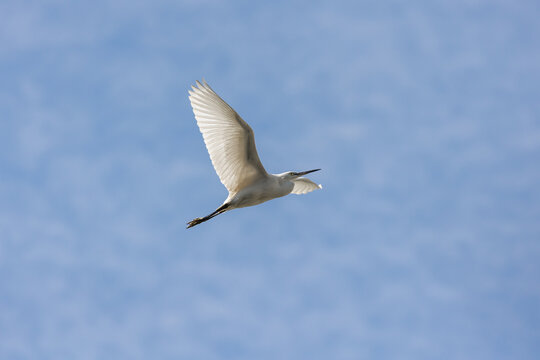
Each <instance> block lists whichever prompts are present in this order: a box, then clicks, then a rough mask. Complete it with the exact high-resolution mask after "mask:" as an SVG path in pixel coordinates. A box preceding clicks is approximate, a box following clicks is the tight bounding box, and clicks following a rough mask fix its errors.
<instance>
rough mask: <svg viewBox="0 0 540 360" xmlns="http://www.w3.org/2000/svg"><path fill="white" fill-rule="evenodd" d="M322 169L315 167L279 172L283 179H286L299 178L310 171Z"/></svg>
mask: <svg viewBox="0 0 540 360" xmlns="http://www.w3.org/2000/svg"><path fill="white" fill-rule="evenodd" d="M319 170H321V169H314V170H308V171H299V172H297V171H287V172H284V173H283V174H279V176H280V177H281V178H282V179H285V180H294V179H296V178H299V177H300V176H304V175H306V174H309V173H312V172H315V171H319Z"/></svg>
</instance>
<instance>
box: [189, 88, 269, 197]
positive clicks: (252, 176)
mask: <svg viewBox="0 0 540 360" xmlns="http://www.w3.org/2000/svg"><path fill="white" fill-rule="evenodd" d="M191 89H192V90H189V91H188V92H189V101H190V102H191V107H192V108H193V113H194V114H195V119H196V120H197V125H198V126H199V130H200V131H201V133H202V136H203V139H204V143H205V144H206V148H207V149H208V154H209V155H210V159H211V160H212V165H214V169H215V170H216V173H217V174H218V176H219V179H220V180H221V182H222V183H223V185H225V187H226V188H227V190H229V192H237V191H238V190H240V189H241V188H243V187H244V186H247V185H249V184H250V183H252V182H253V181H255V180H257V179H258V178H260V177H263V176H266V175H267V173H266V170H265V169H264V167H263V165H262V164H261V160H260V159H259V155H258V153H257V148H256V147H255V137H254V135H253V130H252V129H251V127H250V126H249V125H248V124H247V123H246V122H245V121H244V120H243V119H242V118H241V117H240V115H238V113H236V111H234V109H233V108H232V107H230V106H229V104H227V103H226V102H225V101H224V100H223V99H222V98H220V97H219V95H218V94H216V93H215V92H214V90H212V88H211V87H210V86H209V85H208V84H207V83H206V82H205V81H204V80H203V83H202V84H201V83H200V82H199V81H197V86H192V87H191Z"/></svg>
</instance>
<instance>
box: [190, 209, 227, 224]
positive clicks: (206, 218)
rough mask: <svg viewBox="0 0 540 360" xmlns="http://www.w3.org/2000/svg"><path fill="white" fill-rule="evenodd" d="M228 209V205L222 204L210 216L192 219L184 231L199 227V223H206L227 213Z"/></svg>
mask: <svg viewBox="0 0 540 360" xmlns="http://www.w3.org/2000/svg"><path fill="white" fill-rule="evenodd" d="M228 208H229V204H223V205H221V206H220V207H218V208H217V209H216V211H214V212H213V213H211V214H210V215H206V216H205V217H202V218H196V219H193V220H191V221H190V222H188V223H187V227H186V229H189V228H191V227H194V226H195V225H199V224H200V223H203V222H205V221H208V220H210V219H211V218H213V217H214V216H218V215H219V214H222V213H224V212H225V211H227V209H228Z"/></svg>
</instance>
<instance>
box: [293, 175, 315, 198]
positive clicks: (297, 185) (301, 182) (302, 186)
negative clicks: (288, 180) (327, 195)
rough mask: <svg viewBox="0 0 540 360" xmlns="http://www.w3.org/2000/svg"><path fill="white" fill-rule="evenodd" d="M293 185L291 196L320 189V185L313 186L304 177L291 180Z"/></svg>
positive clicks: (313, 184)
mask: <svg viewBox="0 0 540 360" xmlns="http://www.w3.org/2000/svg"><path fill="white" fill-rule="evenodd" d="M292 182H293V183H294V188H293V189H292V191H291V193H293V194H298V195H300V194H307V193H308V192H312V191H313V190H317V189H322V185H318V184H315V183H314V182H313V181H311V180H309V179H308V178H305V177H299V178H296V179H294V180H292Z"/></svg>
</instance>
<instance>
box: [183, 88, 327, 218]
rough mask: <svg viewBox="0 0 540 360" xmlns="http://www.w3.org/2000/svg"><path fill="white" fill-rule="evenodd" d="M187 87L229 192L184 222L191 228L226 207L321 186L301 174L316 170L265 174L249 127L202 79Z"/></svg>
mask: <svg viewBox="0 0 540 360" xmlns="http://www.w3.org/2000/svg"><path fill="white" fill-rule="evenodd" d="M191 89H192V90H190V91H189V101H190V102H191V107H192V108H193V113H194V114H195V119H196V120H197V125H198V126H199V129H200V131H201V133H202V136H203V139H204V143H205V144H206V148H207V149H208V153H209V154H210V159H211V160H212V164H213V165H214V169H215V170H216V173H217V174H218V176H219V179H220V180H221V182H222V183H223V185H225V187H226V188H227V190H228V191H229V196H228V197H227V199H225V201H224V202H223V204H222V205H221V206H220V207H218V208H217V209H216V210H215V211H214V212H213V213H211V214H209V215H207V216H204V217H200V218H196V219H193V220H191V221H190V222H188V223H187V228H188V229H189V228H191V227H193V226H195V225H198V224H200V223H202V222H205V221H207V220H210V219H211V218H213V217H215V216H217V215H219V214H222V213H224V212H226V211H229V210H233V209H237V208H243V207H246V206H253V205H258V204H261V203H263V202H265V201H268V200H272V199H275V198H278V197H282V196H285V195H288V194H290V193H293V194H305V193H308V192H311V191H313V190H317V189H322V186H321V185H317V184H316V183H314V182H313V181H311V180H309V179H308V178H305V177H302V176H303V175H306V174H309V173H312V172H314V171H319V170H321V169H315V170H308V171H300V172H295V171H287V172H284V173H281V174H269V173H267V172H266V170H265V169H264V166H263V165H262V164H261V160H259V155H258V154H257V149H256V148H255V137H254V135H253V130H252V129H251V127H250V126H249V125H248V124H247V123H246V122H245V121H244V120H243V119H242V118H241V117H240V115H238V114H237V113H236V111H234V109H233V108H232V107H230V106H229V104H227V103H226V102H225V101H224V100H223V99H222V98H221V97H219V95H218V94H216V93H215V92H214V90H212V88H211V87H210V86H209V85H208V84H207V83H206V81H204V80H203V82H202V83H200V82H199V81H197V86H192V87H191Z"/></svg>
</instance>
